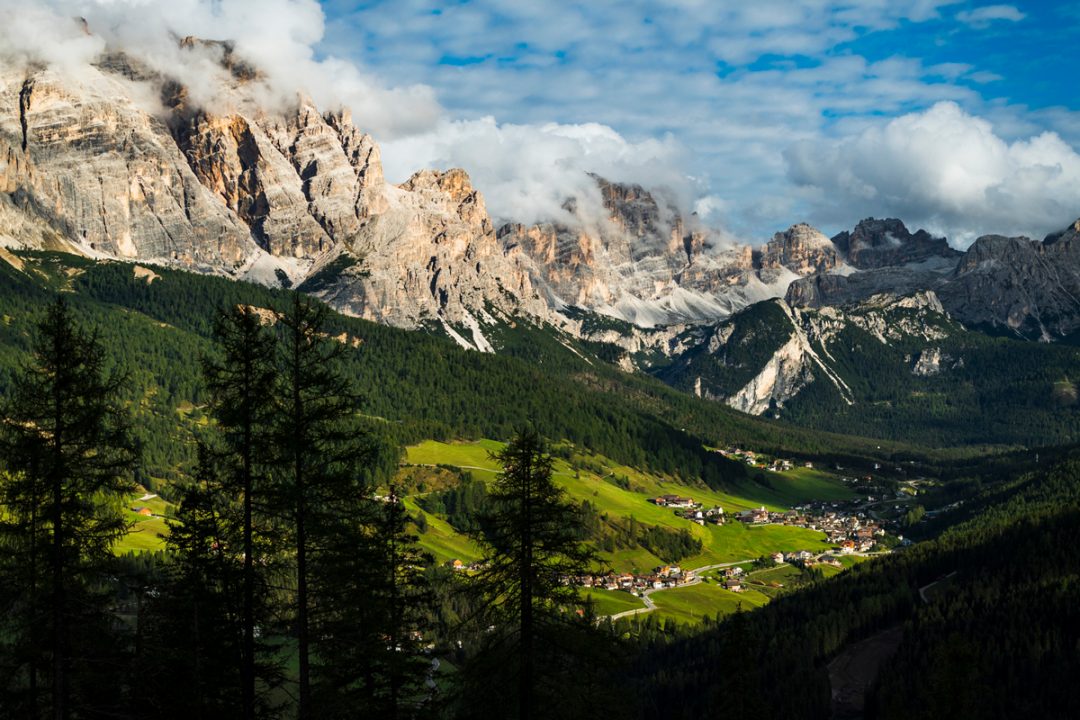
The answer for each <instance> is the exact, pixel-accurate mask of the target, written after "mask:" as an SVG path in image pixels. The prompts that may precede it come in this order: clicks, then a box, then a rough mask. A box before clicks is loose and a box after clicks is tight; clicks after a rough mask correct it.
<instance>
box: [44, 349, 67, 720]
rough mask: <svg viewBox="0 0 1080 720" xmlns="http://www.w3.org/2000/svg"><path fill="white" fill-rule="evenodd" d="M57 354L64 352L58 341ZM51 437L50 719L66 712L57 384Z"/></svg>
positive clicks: (59, 719)
mask: <svg viewBox="0 0 1080 720" xmlns="http://www.w3.org/2000/svg"><path fill="white" fill-rule="evenodd" d="M57 345H58V346H57V347H56V348H55V350H56V353H57V356H59V355H60V353H61V352H63V351H64V348H63V347H60V346H59V342H58V341H57ZM52 419H53V436H52V451H53V458H52V468H51V472H50V475H51V478H50V480H51V485H52V488H51V489H52V508H51V510H52V523H53V538H52V539H53V548H52V549H53V553H52V633H51V637H50V643H49V644H50V646H51V647H50V649H51V650H52V675H53V677H52V701H53V718H55V720H66V718H67V714H68V707H67V699H68V697H67V696H68V689H67V597H66V592H65V588H64V476H63V462H64V461H63V458H64V439H63V435H64V416H63V399H62V390H61V389H60V388H59V387H56V388H55V390H54V392H53V418H52Z"/></svg>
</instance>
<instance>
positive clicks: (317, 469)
mask: <svg viewBox="0 0 1080 720" xmlns="http://www.w3.org/2000/svg"><path fill="white" fill-rule="evenodd" d="M325 322H326V306H325V305H322V304H321V303H317V302H314V301H312V300H308V299H305V298H303V296H301V295H300V294H299V293H296V292H294V293H292V298H291V302H290V304H289V306H288V308H287V310H286V311H285V312H284V313H282V314H281V315H280V316H279V318H278V329H279V332H280V341H279V342H278V344H277V351H278V352H277V372H278V377H279V380H278V386H277V392H276V397H277V407H276V412H275V420H274V425H273V433H272V436H271V439H272V441H273V451H274V459H275V465H276V483H275V490H276V492H275V497H274V502H273V505H274V510H275V513H276V514H277V515H278V516H279V520H280V522H281V525H282V527H283V528H285V532H286V534H287V536H288V539H289V542H290V544H291V549H292V551H293V553H294V562H295V573H294V576H295V586H296V595H295V602H294V603H293V605H294V611H295V612H294V615H295V619H294V624H295V628H296V638H297V659H298V665H299V668H298V670H299V672H298V684H299V717H300V719H301V720H310V718H312V717H314V715H313V712H314V710H313V699H312V671H313V669H312V655H313V649H314V648H313V640H312V629H313V627H314V626H315V625H317V623H318V621H317V619H315V618H313V617H312V612H313V608H312V606H313V596H314V595H315V594H316V593H317V592H318V590H319V588H320V586H321V585H322V584H323V583H322V582H321V578H319V577H318V574H319V572H320V571H322V570H324V569H325V568H326V564H325V563H323V562H321V560H320V558H319V555H320V554H322V553H323V552H324V551H325V549H326V545H327V541H335V542H336V536H338V535H339V533H340V532H341V524H342V522H343V519H344V518H351V520H352V521H356V520H360V521H363V520H364V519H365V515H366V509H365V508H366V506H367V505H368V504H369V499H368V497H367V496H368V494H369V490H368V489H367V488H366V486H365V483H364V477H363V467H362V466H363V464H364V462H365V460H367V459H368V457H369V455H370V453H369V447H368V445H367V444H366V443H365V433H364V432H363V431H362V429H361V428H360V427H359V424H358V398H357V396H356V394H355V392H354V391H353V390H352V387H351V385H350V383H349V382H348V380H347V379H346V378H345V377H344V375H343V374H342V373H341V370H340V367H339V360H340V357H341V355H342V353H343V352H344V351H345V348H346V346H345V344H344V343H343V342H339V341H336V340H331V339H329V338H327V336H326V332H325V329H324V325H325ZM346 534H348V533H346ZM358 542H359V539H358ZM354 602H355V603H360V602H364V600H363V599H362V598H361V597H357V598H355V600H354Z"/></svg>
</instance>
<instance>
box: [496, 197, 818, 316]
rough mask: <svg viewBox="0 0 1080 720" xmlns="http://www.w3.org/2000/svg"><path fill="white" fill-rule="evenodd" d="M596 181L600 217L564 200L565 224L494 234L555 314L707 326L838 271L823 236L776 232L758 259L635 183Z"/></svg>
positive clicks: (802, 229) (809, 231) (799, 229)
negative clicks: (568, 219) (580, 312)
mask: <svg viewBox="0 0 1080 720" xmlns="http://www.w3.org/2000/svg"><path fill="white" fill-rule="evenodd" d="M596 181H597V184H598V186H599V189H600V192H601V196H602V198H603V206H604V210H605V212H606V216H605V217H603V218H600V219H599V220H597V219H595V218H590V217H588V214H587V213H583V212H581V211H580V209H579V207H578V203H577V202H576V200H574V199H571V200H569V201H568V202H567V204H566V208H567V209H568V210H569V211H570V212H571V214H573V215H574V218H575V221H576V222H575V223H574V224H573V226H570V225H558V224H553V223H549V224H542V225H534V226H525V225H521V224H514V223H511V224H507V225H504V226H503V227H501V228H500V229H499V231H498V237H499V240H500V242H501V243H502V245H503V250H504V252H505V253H506V254H507V255H508V256H510V257H512V258H515V259H518V260H520V262H521V263H522V265H523V266H524V267H526V268H527V269H528V272H529V274H530V276H531V277H532V279H533V284H534V285H535V286H536V287H537V288H538V290H539V292H540V293H541V294H542V295H543V296H545V297H547V299H548V301H549V302H550V303H551V304H552V305H553V307H555V308H558V307H561V306H563V305H574V306H578V307H582V308H586V309H589V310H593V311H596V312H599V313H602V314H605V315H609V316H612V317H615V318H618V319H621V320H625V321H627V322H630V323H633V324H635V325H639V326H642V327H653V326H658V325H671V324H683V323H700V322H708V321H711V320H715V319H718V318H723V317H727V316H728V315H730V314H732V313H733V312H736V311H738V310H740V309H742V308H744V307H746V306H748V305H750V304H752V303H755V302H760V301H762V300H767V299H769V298H773V297H779V296H781V295H783V293H784V290H785V289H786V288H787V286H788V284H789V283H790V282H791V281H792V280H794V279H796V278H798V277H799V276H800V274H805V273H809V272H817V271H818V269H819V268H820V269H822V270H828V269H832V268H835V267H836V266H837V264H838V258H837V254H836V250H835V248H834V247H833V246H832V244H831V243H830V242H829V239H828V238H826V237H825V236H824V235H822V234H821V233H820V232H818V231H816V230H814V229H813V228H810V227H809V226H806V225H801V226H796V227H794V228H792V229H791V230H789V231H788V232H786V233H777V236H776V238H775V239H774V241H773V242H771V243H769V245H768V247H767V249H766V252H764V253H757V252H755V251H754V250H753V249H752V248H751V247H750V246H748V245H732V244H730V243H727V242H723V241H721V240H720V239H719V238H717V237H715V236H714V235H712V234H711V233H710V232H709V231H707V230H705V229H689V228H688V227H687V226H686V224H685V223H684V221H683V219H682V218H681V217H680V215H679V213H678V211H677V209H676V208H675V207H674V205H673V204H671V203H666V202H663V201H661V200H658V199H657V198H656V197H655V196H654V195H652V194H651V193H649V192H648V191H646V190H644V189H643V188H642V187H640V186H638V185H624V184H619V183H610V182H607V181H606V180H603V179H602V178H596Z"/></svg>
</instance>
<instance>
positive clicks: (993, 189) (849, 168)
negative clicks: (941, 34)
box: [785, 102, 1080, 247]
mask: <svg viewBox="0 0 1080 720" xmlns="http://www.w3.org/2000/svg"><path fill="white" fill-rule="evenodd" d="M785 158H786V160H787V163H788V176H789V177H790V179H791V180H793V181H794V182H795V183H797V184H798V185H801V186H805V187H808V188H811V189H812V190H813V191H815V193H817V195H818V198H817V199H818V200H819V201H820V203H821V205H820V207H821V208H822V215H823V217H822V218H821V219H822V220H823V221H825V222H829V221H833V222H835V221H837V220H839V219H841V218H842V217H846V218H850V217H852V216H859V217H863V216H865V215H870V214H873V215H877V216H879V217H880V216H882V215H891V216H897V217H901V218H904V219H905V221H907V222H908V223H909V224H918V225H920V226H925V227H927V228H928V229H931V230H934V231H937V232H941V233H944V234H946V235H947V236H949V237H950V239H951V240H952V241H953V243H954V244H956V245H958V246H961V247H963V246H966V245H967V244H969V243H970V242H971V241H972V240H973V239H974V238H975V237H977V236H978V235H981V234H984V233H991V232H992V233H1007V234H1027V235H1033V236H1037V237H1041V234H1043V233H1046V232H1050V231H1052V230H1055V229H1058V228H1060V227H1062V226H1063V225H1064V224H1065V223H1066V222H1068V221H1070V220H1071V219H1073V218H1075V217H1076V216H1077V215H1080V154H1077V152H1076V150H1075V149H1074V148H1073V147H1071V146H1070V145H1068V144H1067V143H1066V142H1065V141H1064V140H1062V139H1061V137H1059V136H1058V135H1057V134H1056V133H1052V132H1044V133H1041V134H1039V135H1036V136H1033V137H1030V138H1026V139H1020V140H1015V141H1013V142H1008V141H1006V140H1005V139H1003V138H1001V137H999V136H998V135H997V134H996V133H995V132H994V128H993V126H992V125H991V124H990V123H989V122H988V121H986V120H985V119H982V118H979V117H975V116H973V115H970V114H968V113H967V112H965V111H964V110H962V109H961V108H960V107H959V106H958V105H957V104H955V103H952V102H940V103H937V104H936V105H934V106H933V107H931V108H930V109H928V110H926V111H925V112H921V113H912V114H908V115H903V116H901V117H898V118H895V119H893V120H891V121H889V122H887V123H885V124H884V125H879V126H873V127H868V128H865V129H864V130H862V131H861V132H860V133H858V134H855V135H852V136H849V137H847V138H844V139H841V140H836V141H826V140H808V141H803V142H799V143H796V144H794V145H793V146H791V147H790V148H788V150H787V151H786V152H785Z"/></svg>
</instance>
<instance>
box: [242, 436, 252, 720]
mask: <svg viewBox="0 0 1080 720" xmlns="http://www.w3.org/2000/svg"><path fill="white" fill-rule="evenodd" d="M251 442H252V428H251V423H250V421H249V422H248V424H247V425H246V427H245V428H244V668H243V673H242V677H243V684H244V686H243V689H242V691H241V692H242V694H243V711H244V720H254V719H255V564H254V558H253V557H252V554H253V552H254V547H253V543H252V531H251V491H252V478H251V476H252V458H251V453H252V451H251Z"/></svg>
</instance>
